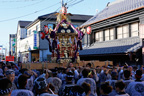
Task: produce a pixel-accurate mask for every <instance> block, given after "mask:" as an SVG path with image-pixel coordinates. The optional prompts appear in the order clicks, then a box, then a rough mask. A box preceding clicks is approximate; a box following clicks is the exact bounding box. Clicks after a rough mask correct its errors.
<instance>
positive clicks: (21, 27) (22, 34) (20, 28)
mask: <svg viewBox="0 0 144 96" xmlns="http://www.w3.org/2000/svg"><path fill="white" fill-rule="evenodd" d="M29 23H31V21H19V22H18V25H17V32H16V34H17V35H16V58H17V61H20V52H21V50H20V48H21V46H22V44H21V41H22V40H23V39H25V38H26V37H27V30H26V28H25V27H26V26H27V25H28V24H29Z"/></svg>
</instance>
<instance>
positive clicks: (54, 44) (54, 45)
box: [52, 39, 57, 50]
mask: <svg viewBox="0 0 144 96" xmlns="http://www.w3.org/2000/svg"><path fill="white" fill-rule="evenodd" d="M55 48H57V41H56V40H55V39H54V40H53V43H52V49H53V50H55Z"/></svg>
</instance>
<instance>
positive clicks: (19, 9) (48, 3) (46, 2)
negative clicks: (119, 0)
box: [0, 0, 115, 51]
mask: <svg viewBox="0 0 144 96" xmlns="http://www.w3.org/2000/svg"><path fill="white" fill-rule="evenodd" d="M63 1H64V2H65V3H66V2H67V5H68V13H72V14H84V15H95V14H97V13H98V12H100V11H101V10H103V9H104V8H105V7H106V5H107V3H108V2H113V1H115V0H63ZM79 1H81V2H79ZM77 2H79V3H77ZM74 3H76V4H74ZM72 4H74V5H72ZM60 7H61V0H0V45H3V47H5V48H7V50H8V51H9V34H16V32H17V24H18V21H20V20H25V21H33V20H35V19H37V17H38V16H41V15H45V14H48V13H51V12H55V11H56V10H57V9H58V8H60ZM59 10H60V9H59Z"/></svg>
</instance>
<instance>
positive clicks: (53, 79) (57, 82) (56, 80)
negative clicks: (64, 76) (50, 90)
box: [47, 70, 62, 94]
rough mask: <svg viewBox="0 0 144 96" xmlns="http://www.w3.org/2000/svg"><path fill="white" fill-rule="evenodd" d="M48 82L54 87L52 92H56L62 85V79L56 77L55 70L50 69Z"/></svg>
mask: <svg viewBox="0 0 144 96" xmlns="http://www.w3.org/2000/svg"><path fill="white" fill-rule="evenodd" d="M47 83H48V84H52V85H53V86H54V87H55V91H54V93H56V94H57V93H58V91H59V88H60V87H61V85H62V80H61V79H59V78H58V77H57V73H56V70H52V77H50V78H48V79H47Z"/></svg>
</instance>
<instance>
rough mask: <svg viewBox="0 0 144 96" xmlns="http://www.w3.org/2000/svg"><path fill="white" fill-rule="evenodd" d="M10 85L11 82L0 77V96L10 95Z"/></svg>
mask: <svg viewBox="0 0 144 96" xmlns="http://www.w3.org/2000/svg"><path fill="white" fill-rule="evenodd" d="M11 87H12V83H11V81H10V80H9V79H7V78H5V79H0V96H10V95H11Z"/></svg>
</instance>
